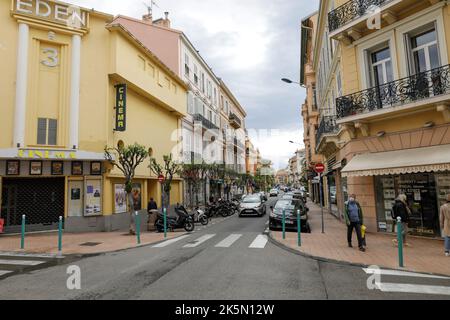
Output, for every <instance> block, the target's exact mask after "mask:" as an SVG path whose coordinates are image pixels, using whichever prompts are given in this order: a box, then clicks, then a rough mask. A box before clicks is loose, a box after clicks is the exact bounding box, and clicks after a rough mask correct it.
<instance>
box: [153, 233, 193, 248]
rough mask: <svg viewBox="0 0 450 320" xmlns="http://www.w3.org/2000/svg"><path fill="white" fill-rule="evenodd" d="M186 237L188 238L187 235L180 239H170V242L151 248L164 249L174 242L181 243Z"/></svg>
mask: <svg viewBox="0 0 450 320" xmlns="http://www.w3.org/2000/svg"><path fill="white" fill-rule="evenodd" d="M187 237H189V235H185V236H181V237H178V238H175V239H170V240H167V241H164V242H161V243H160V244H157V245H154V246H153V247H152V248H164V247H167V246H170V245H171V244H173V243H175V242H178V241H181V240H183V239H186V238H187Z"/></svg>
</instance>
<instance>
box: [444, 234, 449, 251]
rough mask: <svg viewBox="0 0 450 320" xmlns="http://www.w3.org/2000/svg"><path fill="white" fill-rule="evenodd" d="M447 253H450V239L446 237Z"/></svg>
mask: <svg viewBox="0 0 450 320" xmlns="http://www.w3.org/2000/svg"><path fill="white" fill-rule="evenodd" d="M445 252H450V237H445Z"/></svg>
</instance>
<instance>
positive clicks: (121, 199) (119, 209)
mask: <svg viewBox="0 0 450 320" xmlns="http://www.w3.org/2000/svg"><path fill="white" fill-rule="evenodd" d="M114 203H115V205H114V212H115V213H124V212H127V193H126V192H125V185H124V184H115V185H114Z"/></svg>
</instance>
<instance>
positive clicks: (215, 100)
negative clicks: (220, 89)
mask: <svg viewBox="0 0 450 320" xmlns="http://www.w3.org/2000/svg"><path fill="white" fill-rule="evenodd" d="M214 104H215V105H217V89H216V88H214Z"/></svg>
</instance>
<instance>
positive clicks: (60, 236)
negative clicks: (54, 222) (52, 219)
mask: <svg viewBox="0 0 450 320" xmlns="http://www.w3.org/2000/svg"><path fill="white" fill-rule="evenodd" d="M62 222H63V217H61V216H60V217H59V224H58V254H59V255H61V253H62Z"/></svg>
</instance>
